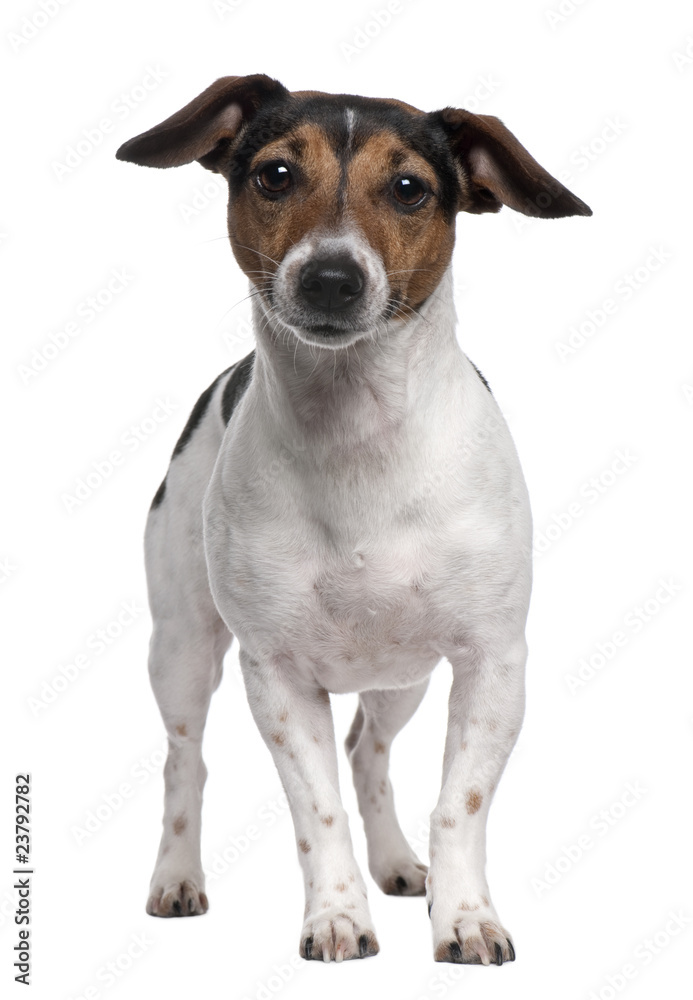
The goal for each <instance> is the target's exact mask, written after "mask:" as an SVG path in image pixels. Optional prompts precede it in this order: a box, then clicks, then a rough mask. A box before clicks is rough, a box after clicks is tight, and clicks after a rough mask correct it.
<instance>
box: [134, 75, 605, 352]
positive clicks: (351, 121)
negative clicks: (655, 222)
mask: <svg viewBox="0 0 693 1000" xmlns="http://www.w3.org/2000/svg"><path fill="white" fill-rule="evenodd" d="M117 155H118V157H119V158H121V159H126V160H132V161H134V162H136V163H141V164H144V165H150V166H178V165H179V164H182V163H187V162H190V161H191V160H193V159H198V160H200V162H201V163H202V164H203V165H204V166H206V167H207V168H209V169H212V170H215V171H217V172H218V173H222V174H224V175H225V176H226V177H227V178H228V181H229V189H230V199H229V212H228V227H229V236H230V239H231V245H232V247H233V252H234V254H235V256H236V259H237V261H238V263H239V265H240V266H241V267H242V268H243V270H244V271H245V273H246V274H247V275H248V277H249V279H250V280H251V282H252V283H253V284H254V285H255V286H256V288H257V290H258V291H259V293H260V295H261V298H262V301H263V305H264V307H265V309H266V310H268V311H269V312H271V313H272V314H273V315H274V317H275V319H276V320H278V321H279V322H280V323H281V324H283V325H284V326H285V327H287V328H288V329H290V330H291V331H292V332H293V333H294V334H295V335H296V336H297V337H298V338H299V339H300V340H303V341H304V342H306V343H310V344H314V345H318V346H321V347H331V348H339V347H344V346H346V345H348V344H350V343H353V342H354V341H356V340H358V339H359V338H361V337H364V336H369V335H373V334H376V333H377V332H378V331H379V330H382V329H385V328H387V327H388V325H391V324H394V325H396V324H397V323H398V322H401V321H404V320H406V319H408V318H409V317H410V316H411V315H412V313H413V312H414V311H415V310H417V309H418V308H419V307H420V306H421V305H422V304H423V303H424V302H425V301H426V299H427V298H428V297H429V296H430V295H431V293H432V292H433V291H434V289H435V288H436V286H437V284H438V282H439V281H440V278H441V276H442V274H443V272H444V271H445V269H446V268H447V266H448V264H449V262H450V257H451V254H452V249H453V245H454V239H455V218H456V215H457V212H458V211H469V212H486V211H498V210H499V209H500V207H501V205H502V204H507V205H510V206H511V207H512V208H515V209H516V210H518V211H521V212H523V213H525V214H527V215H537V216H544V217H558V216H563V215H576V214H579V215H589V214H591V213H590V210H589V208H588V207H587V206H586V205H585V204H584V203H583V202H581V201H580V200H579V199H578V198H576V197H575V196H574V195H572V194H571V193H570V192H569V191H567V190H566V188H564V187H563V186H562V185H561V184H560V183H559V182H558V181H557V180H555V179H554V178H553V177H551V176H550V175H549V174H547V173H546V171H544V170H543V168H542V167H540V166H539V164H538V163H536V161H535V160H533V159H532V157H531V156H530V155H529V153H527V151H526V150H525V149H524V148H523V147H522V146H521V145H520V143H519V142H518V141H517V140H516V139H515V137H514V136H513V135H512V134H511V133H510V132H508V130H507V129H506V128H505V127H504V126H503V125H502V123H501V122H499V121H498V119H496V118H491V117H489V116H482V115H472V114H470V113H469V112H466V111H462V110H457V109H452V108H448V109H445V110H444V111H440V112H434V113H430V114H427V113H424V112H422V111H419V110H418V109H416V108H413V107H411V106H410V105H407V104H404V103H402V102H399V101H394V100H379V99H375V98H364V97H355V96H350V95H330V94H322V93H316V92H298V93H290V92H289V91H287V90H286V89H285V88H284V87H283V86H282V85H281V84H279V83H278V82H277V81H275V80H271V79H270V78H269V77H265V76H254V77H227V78H224V79H222V80H218V81H217V82H216V83H215V84H213V85H212V86H211V87H210V88H208V90H206V91H205V92H204V93H203V94H201V95H200V96H199V97H198V98H196V99H195V100H194V101H192V102H191V104H189V105H187V107H185V108H183V109H182V111H179V112H178V113H177V114H176V115H173V116H172V118H170V119H168V120H167V121H166V122H163V123H162V124H161V125H159V126H156V128H154V129H151V130H150V131H149V132H146V133H144V134H143V135H141V136H138V137H137V138H135V139H132V140H130V141H129V142H127V143H125V145H124V146H122V147H121V149H120V150H118V154H117Z"/></svg>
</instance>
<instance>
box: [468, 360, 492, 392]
mask: <svg viewBox="0 0 693 1000" xmlns="http://www.w3.org/2000/svg"><path fill="white" fill-rule="evenodd" d="M470 364H471V366H472V368H473V369H474V371H475V372H476V373H477V375H478V376H479V378H480V379H481V381H482V382H483V383H484V385H485V386H486V388H487V389H488V391H489V392H490V393H491V395H493V392H492V390H491V386H490V385H489V384H488V382H487V381H486V379H485V378H484V376H483V375H482V374H481V372H480V371H479V369H478V368H477V366H476V365H475V364H474V362H473V361H472V362H470Z"/></svg>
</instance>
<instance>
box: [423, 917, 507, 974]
mask: <svg viewBox="0 0 693 1000" xmlns="http://www.w3.org/2000/svg"><path fill="white" fill-rule="evenodd" d="M430 912H431V921H432V923H433V957H434V959H435V960H436V962H454V963H456V964H460V965H503V963H504V962H514V961H515V948H514V947H513V943H512V939H511V937H510V935H509V934H508V932H507V931H506V930H505V929H504V928H503V927H502V926H501V924H500V923H499V921H498V917H497V915H496V912H495V910H494V909H493V907H492V906H483V905H479V906H476V907H474V908H473V909H470V908H469V906H468V905H467V904H462V906H461V907H460V908H459V909H458V910H457V912H456V913H454V914H452V915H451V916H449V917H448V918H447V919H436V912H435V902H433V904H432V907H431V911H430Z"/></svg>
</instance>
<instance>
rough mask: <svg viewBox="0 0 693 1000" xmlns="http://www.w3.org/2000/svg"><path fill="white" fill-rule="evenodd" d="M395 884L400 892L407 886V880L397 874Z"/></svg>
mask: <svg viewBox="0 0 693 1000" xmlns="http://www.w3.org/2000/svg"><path fill="white" fill-rule="evenodd" d="M395 885H396V886H397V888H398V889H399V891H400V892H404V890H405V889H406V888H407V880H406V879H405V878H402V876H401V875H398V876H397V878H396V880H395Z"/></svg>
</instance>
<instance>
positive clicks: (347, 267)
mask: <svg viewBox="0 0 693 1000" xmlns="http://www.w3.org/2000/svg"><path fill="white" fill-rule="evenodd" d="M300 286H301V295H302V296H303V298H304V299H305V300H306V302H309V303H310V304H311V305H312V306H316V307H317V308H318V309H328V310H335V309H345V308H346V307H347V306H350V305H351V303H352V302H354V301H355V300H356V299H357V298H358V297H359V296H360V294H361V292H362V291H363V271H362V270H361V268H360V267H359V266H358V264H356V263H355V262H354V261H353V260H352V259H351V258H350V257H325V258H323V259H322V260H311V261H310V262H309V263H308V264H306V265H305V267H304V268H303V270H302V271H301V277H300Z"/></svg>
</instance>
